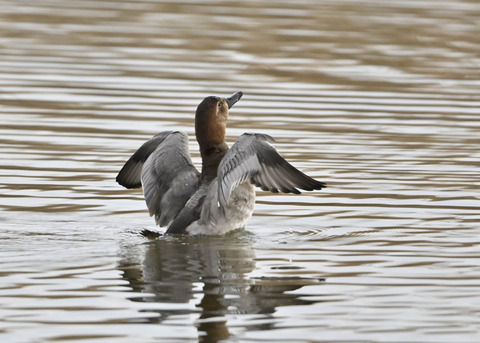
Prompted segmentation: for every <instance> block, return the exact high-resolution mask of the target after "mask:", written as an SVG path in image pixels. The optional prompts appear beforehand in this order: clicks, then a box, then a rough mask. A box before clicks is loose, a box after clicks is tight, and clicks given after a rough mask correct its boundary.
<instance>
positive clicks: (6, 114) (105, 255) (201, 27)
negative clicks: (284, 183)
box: [0, 0, 480, 343]
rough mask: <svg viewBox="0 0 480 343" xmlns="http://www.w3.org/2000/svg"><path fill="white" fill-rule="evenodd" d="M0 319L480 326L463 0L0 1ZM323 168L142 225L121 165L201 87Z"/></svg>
mask: <svg viewBox="0 0 480 343" xmlns="http://www.w3.org/2000/svg"><path fill="white" fill-rule="evenodd" d="M1 7H2V10H1V12H0V32H1V34H0V51H1V54H0V90H1V91H0V122H1V125H0V228H1V230H0V340H1V341H2V342H15V343H23V342H29V343H30V342H67V341H73V340H76V341H84V342H100V343H107V342H115V343H117V342H195V341H198V340H200V341H203V342H217V341H221V340H224V341H229V342H302V343H304V342H305V343H306V342H346V341H348V342H351V341H356V342H365V341H369V342H477V341H478V340H479V339H480V291H479V287H480V282H479V275H480V267H479V265H480V249H479V248H480V247H479V246H480V241H479V237H480V225H479V221H480V214H479V213H480V196H479V194H480V192H479V191H480V182H479V175H480V162H479V161H480V152H479V151H480V149H479V146H480V113H479V106H480V96H479V94H480V82H479V79H480V75H479V70H480V57H479V56H480V45H479V44H478V38H477V36H478V32H479V31H480V21H479V20H478V18H479V17H480V4H478V2H477V1H468V0H463V1H461V0H456V1H442V0H435V1H400V0H398V1H397V0H394V1H389V2H388V3H386V2H381V1H364V2H357V1H350V0H345V1H327V0H324V1H313V0H305V1H282V2H271V1H244V2H241V3H240V2H238V1H226V0H219V1H212V2H208V3H204V2H202V1H193V0H192V1H135V2H133V1H131V2H130V1H101V2H97V1H85V0H83V1H75V0H68V1H62V2H58V1H53V0H50V1H48V0H47V1H41V2H35V3H33V2H29V1H18V0H2V1H1ZM236 90H242V91H243V92H244V93H245V95H244V97H243V98H242V100H241V101H240V102H239V103H238V104H236V106H235V107H234V108H233V109H232V111H231V116H230V119H229V128H228V130H227V136H228V137H227V138H228V143H230V144H231V143H233V142H234V141H235V139H236V137H237V136H238V135H240V134H242V133H243V132H247V131H248V132H251V131H256V132H263V133H268V134H270V135H272V136H273V137H275V138H276V141H277V142H276V144H275V145H276V147H277V148H278V150H279V151H280V153H281V154H282V155H283V156H285V157H286V158H287V159H288V160H289V161H291V162H292V163H293V164H294V165H295V166H296V167H298V168H299V169H301V170H303V171H305V172H306V173H308V174H309V175H311V176H312V177H315V178H317V179H319V180H322V181H325V182H327V183H328V188H327V189H325V190H322V191H320V192H308V193H304V194H302V195H301V196H292V195H272V194H268V193H265V192H261V191H259V192H258V193H257V206H256V212H255V215H254V217H253V218H252V220H251V221H250V223H249V225H248V226H247V228H246V229H245V230H243V231H239V232H234V233H233V234H230V235H227V236H226V237H214V238H212V237H210V238H205V237H193V238H186V237H166V236H163V235H161V236H159V237H158V238H155V239H147V238H144V237H143V236H142V235H140V232H141V231H142V230H145V229H148V230H157V231H159V232H160V233H161V232H162V229H159V228H156V227H155V225H154V223H153V220H152V218H149V216H148V212H147V211H146V206H145V204H144V201H143V196H142V194H141V191H139V190H133V191H132V190H125V189H123V188H121V187H120V186H118V185H117V184H116V183H115V181H114V179H115V176H116V173H117V172H118V170H119V169H120V168H121V166H122V165H123V163H124V162H125V161H126V159H127V158H128V157H129V156H130V154H131V153H132V152H134V151H135V150H136V148H138V147H139V146H140V145H141V144H142V142H143V141H145V140H147V139H148V138H149V137H151V136H152V135H154V134H155V133H157V132H159V131H163V130H184V131H186V132H188V133H189V135H190V137H191V141H190V143H191V144H190V149H191V151H192V155H193V158H194V162H195V163H196V164H197V166H198V167H200V158H199V153H198V150H197V145H196V142H195V140H194V136H193V114H194V111H195V107H196V105H197V104H198V103H199V102H200V101H201V100H202V99H203V98H204V97H205V96H207V95H229V94H231V93H232V92H233V91H236Z"/></svg>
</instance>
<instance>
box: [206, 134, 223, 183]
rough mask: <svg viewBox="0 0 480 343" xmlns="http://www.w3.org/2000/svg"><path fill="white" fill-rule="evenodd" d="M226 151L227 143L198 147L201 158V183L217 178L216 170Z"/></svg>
mask: <svg viewBox="0 0 480 343" xmlns="http://www.w3.org/2000/svg"><path fill="white" fill-rule="evenodd" d="M227 151H228V145H227V143H225V142H223V143H221V144H218V145H214V146H208V147H204V146H202V147H200V154H201V156H202V181H206V182H210V181H212V180H213V179H215V178H216V177H217V169H218V165H219V164H220V161H221V160H222V158H223V156H225V154H226V153H227Z"/></svg>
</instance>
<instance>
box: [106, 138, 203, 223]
mask: <svg viewBox="0 0 480 343" xmlns="http://www.w3.org/2000/svg"><path fill="white" fill-rule="evenodd" d="M116 180H117V182H118V183H119V184H120V185H122V186H124V187H127V188H138V187H143V194H144V196H145V201H146V203H147V207H148V210H149V212H150V215H151V216H153V215H155V221H156V222H157V224H158V225H160V226H166V225H168V224H169V223H170V222H171V221H172V220H173V219H175V217H176V216H177V215H178V213H179V212H180V211H181V210H182V208H183V207H184V206H185V204H186V202H187V201H188V199H189V198H190V197H191V196H192V194H193V193H195V191H196V190H197V189H198V187H199V173H198V171H197V169H196V168H195V166H194V165H193V163H192V160H191V158H190V154H189V151H188V135H187V134H186V133H185V132H179V131H173V132H172V131H165V132H161V133H159V134H157V135H155V136H153V137H152V138H151V139H150V140H149V141H147V142H145V143H144V144H143V145H142V146H141V147H140V149H138V150H137V151H136V152H135V153H134V154H133V155H132V157H130V159H129V160H128V161H127V163H125V165H124V166H123V168H122V169H121V170H120V173H119V174H118V176H117V179H116Z"/></svg>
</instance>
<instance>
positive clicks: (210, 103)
mask: <svg viewBox="0 0 480 343" xmlns="http://www.w3.org/2000/svg"><path fill="white" fill-rule="evenodd" d="M242 95H243V93H242V92H235V93H233V94H232V95H231V96H230V97H228V98H220V97H218V96H208V97H206V98H205V99H203V101H202V102H201V103H200V105H198V107H197V112H196V114H195V135H196V136H197V141H198V143H199V144H200V146H203V147H209V146H218V145H220V144H223V143H224V142H225V129H226V127H227V119H228V110H229V109H230V108H231V107H232V106H233V105H234V104H235V103H236V102H237V101H238V100H240V98H241V97H242Z"/></svg>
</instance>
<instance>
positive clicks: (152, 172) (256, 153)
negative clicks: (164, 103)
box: [116, 91, 326, 235]
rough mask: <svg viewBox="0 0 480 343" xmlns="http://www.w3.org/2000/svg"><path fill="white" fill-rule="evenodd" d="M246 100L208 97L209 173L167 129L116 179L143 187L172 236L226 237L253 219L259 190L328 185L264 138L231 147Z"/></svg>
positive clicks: (205, 155) (202, 123) (184, 139)
mask: <svg viewBox="0 0 480 343" xmlns="http://www.w3.org/2000/svg"><path fill="white" fill-rule="evenodd" d="M242 96H243V92H241V91H238V92H235V93H234V94H232V95H231V96H229V97H219V96H208V97H206V98H205V99H203V101H202V102H201V103H200V104H199V105H198V107H197V110H196V113H195V136H196V139H197V142H198V145H199V148H200V155H201V159H202V168H201V171H200V172H199V171H198V170H197V168H196V167H195V166H194V164H193V162H192V159H191V157H190V153H189V148H188V135H187V133H185V132H183V131H163V132H160V133H158V134H156V135H154V136H153V137H152V138H151V139H149V140H148V141H146V142H145V143H144V144H143V145H142V146H141V147H140V148H139V149H138V150H137V151H136V152H135V153H134V154H133V155H132V156H131V157H130V158H129V159H128V160H127V162H126V163H125V165H124V166H123V167H122V168H121V170H120V172H119V173H118V175H117V177H116V181H117V182H118V184H120V185H121V186H123V187H125V188H128V189H132V188H140V187H141V188H142V189H143V195H144V198H145V202H146V204H147V208H148V211H149V213H150V216H154V217H155V222H156V224H157V225H159V226H160V227H166V228H167V230H166V232H165V233H166V234H183V235H224V234H226V233H227V232H230V231H232V230H236V229H240V228H244V227H245V225H246V223H247V221H248V220H249V219H250V217H251V216H252V214H253V211H254V205H255V188H254V186H257V187H260V188H261V189H262V190H263V191H269V192H272V193H279V192H282V193H294V194H300V190H299V189H301V190H305V191H314V190H320V189H322V188H324V187H326V184H325V183H324V182H321V181H317V180H315V179H313V178H311V177H310V176H308V175H306V174H304V173H303V172H301V171H300V170H298V169H297V168H295V167H294V166H292V165H291V164H290V163H289V162H287V161H286V160H285V159H284V158H283V157H282V156H281V155H280V154H279V153H278V152H277V150H276V149H275V147H274V146H273V145H272V143H274V139H273V138H272V137H271V136H269V135H267V134H263V133H244V134H242V135H241V136H240V137H239V138H238V140H237V141H236V142H235V143H234V144H233V145H232V146H231V147H230V148H229V147H228V145H227V143H226V142H225V135H226V127H227V119H228V117H229V110H230V109H231V108H232V106H233V105H235V104H236V103H237V102H238V101H239V100H240V99H241V98H242Z"/></svg>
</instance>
